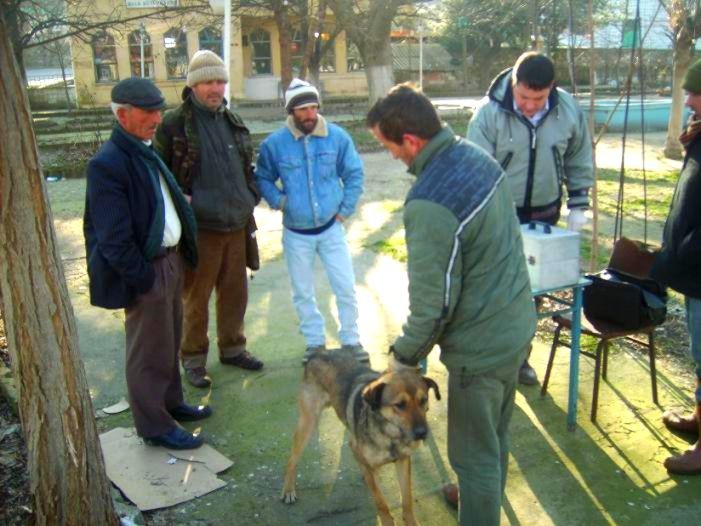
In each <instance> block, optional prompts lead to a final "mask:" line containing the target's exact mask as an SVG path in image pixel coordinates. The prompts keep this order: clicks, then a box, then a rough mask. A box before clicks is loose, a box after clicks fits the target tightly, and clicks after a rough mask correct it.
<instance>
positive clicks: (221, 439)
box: [49, 154, 701, 526]
mask: <svg viewBox="0 0 701 526" xmlns="http://www.w3.org/2000/svg"><path fill="white" fill-rule="evenodd" d="M363 158H364V160H365V163H366V171H367V173H368V180H367V187H368V188H367V191H366V194H365V196H364V199H363V202H362V207H361V209H360V210H359V211H358V214H356V217H355V219H354V220H353V221H351V222H350V223H349V224H348V225H347V231H348V237H349V240H350V242H351V246H352V250H353V256H354V262H355V269H356V274H357V283H358V296H359V302H360V305H361V319H360V325H361V332H362V335H363V343H364V344H365V346H366V347H367V348H368V349H369V350H370V351H371V355H372V363H373V365H374V366H375V367H376V368H382V367H384V366H385V364H386V349H387V347H388V345H389V344H390V343H391V342H392V341H393V338H394V337H395V336H396V335H397V334H398V332H399V330H400V328H401V323H402V322H403V320H404V318H405V315H406V311H407V299H406V294H407V283H406V270H405V267H404V265H403V264H402V263H400V262H398V261H396V260H394V259H392V258H390V257H387V256H384V255H380V254H377V253H375V252H373V251H371V250H369V249H368V248H367V246H368V245H372V243H373V242H375V241H377V240H380V239H383V238H387V237H390V236H392V235H393V234H395V233H397V232H398V231H399V229H400V228H401V221H400V218H399V216H400V214H401V211H400V209H399V207H400V206H401V202H402V199H403V196H404V194H405V192H406V189H407V188H408V185H409V184H410V182H411V179H410V178H409V177H408V176H407V175H406V174H405V173H404V172H403V170H402V169H401V167H400V166H399V165H398V164H397V163H394V162H392V161H391V160H390V159H389V157H388V156H386V155H385V154H368V155H364V156H363ZM83 185H84V181H75V180H71V181H64V182H61V183H56V184H55V185H53V186H50V187H49V192H50V196H51V200H52V206H54V207H55V208H56V209H57V210H58V211H56V210H55V212H56V216H57V217H56V219H57V222H56V224H57V228H58V235H59V240H60V246H61V249H62V254H63V257H64V260H65V261H64V263H65V266H66V269H67V271H66V274H67V276H68V282H69V288H70V291H71V299H72V301H73V306H74V310H75V313H76V317H77V324H78V329H79V335H80V344H81V352H82V356H83V359H84V363H85V367H86V371H87V374H88V379H89V383H90V389H91V394H92V397H93V401H94V404H95V407H96V408H100V407H104V406H107V405H110V404H112V403H114V402H116V401H118V400H119V399H120V398H121V397H122V396H124V395H125V383H124V373H123V369H124V352H123V346H124V335H123V316H122V314H121V313H120V312H109V311H104V310H99V309H95V308H93V307H90V305H89V302H88V298H87V289H86V277H85V270H84V261H83V260H82V259H81V257H82V252H81V248H82V237H81V236H82V231H81V229H80V220H79V217H80V216H81V214H82V211H80V210H76V209H75V207H76V206H78V207H79V206H80V205H79V204H78V199H77V198H76V196H77V195H80V194H81V192H82V191H84V186H83ZM64 196H65V199H64V198H63V197H64ZM71 201H72V202H73V203H75V204H74V205H73V206H70V204H69V203H70V202H71ZM57 203H60V204H57ZM256 214H257V218H258V219H259V221H258V222H259V224H260V225H261V230H260V233H259V240H260V242H261V249H262V253H263V255H264V261H263V266H262V269H261V271H260V272H258V273H256V275H255V277H254V279H253V280H252V281H251V284H250V305H249V309H248V313H247V318H246V323H247V336H248V339H249V348H250V350H251V351H252V352H254V353H255V354H256V355H257V356H259V357H260V358H262V359H263V360H264V361H265V364H266V365H265V368H264V369H263V370H262V371H260V372H257V373H246V372H243V371H240V370H239V369H234V368H231V367H227V366H223V365H220V364H219V362H218V361H217V359H216V345H215V344H213V345H212V352H211V354H210V360H209V371H210V374H211V376H212V377H213V379H214V383H213V386H212V387H211V389H210V390H208V391H202V390H196V389H194V388H191V387H189V386H188V387H186V397H187V398H188V400H190V401H191V402H195V401H198V400H204V401H209V402H210V403H211V405H212V407H213V408H214V415H213V417H212V418H211V419H209V420H207V421H205V422H204V423H203V424H202V431H203V434H204V436H205V437H206V439H207V440H208V441H209V442H210V443H212V444H213V445H214V446H215V447H216V448H217V449H218V450H219V451H221V452H222V453H223V454H224V455H226V456H228V457H229V458H231V459H232V460H233V461H234V465H233V467H231V468H230V469H229V470H228V471H227V472H225V473H224V474H222V475H221V477H222V478H223V479H224V480H225V481H226V483H227V485H226V487H225V488H223V489H221V490H219V491H216V492H214V493H211V494H209V495H206V496H204V497H202V498H200V499H197V500H195V501H191V502H189V503H186V504H183V505H180V506H177V507H174V508H170V509H167V510H161V511H159V512H155V513H151V514H148V516H147V517H146V518H147V520H148V522H149V523H150V524H163V525H165V524H168V525H170V524H188V525H205V524H206V525H218V524H242V525H244V524H245V525H274V526H281V525H288V524H289V525H305V524H311V525H358V524H375V523H376V522H377V519H376V515H375V508H374V505H373V503H372V500H371V497H370V494H369V492H368V491H367V489H366V488H365V485H364V483H363V481H362V478H361V475H360V473H359V471H358V469H357V466H356V465H355V461H354V460H353V458H352V454H351V453H350V450H349V448H348V445H347V442H348V436H347V433H346V432H345V430H344V429H343V427H342V426H341V425H340V424H339V422H338V420H337V419H336V417H335V416H334V415H333V414H332V413H331V412H326V413H325V414H324V415H323V416H322V418H321V423H320V429H319V433H318V434H316V435H315V436H314V437H313V438H312V441H311V443H310V445H309V447H308V448H307V450H306V451H305V453H304V455H303V457H302V460H301V464H300V467H299V475H298V496H299V502H298V503H297V504H296V505H294V506H285V505H283V504H282V503H280V502H279V500H278V497H279V491H280V489H281V486H282V476H283V467H284V464H285V461H286V459H287V455H288V453H289V448H290V443H291V435H292V432H293V430H294V425H295V422H296V417H297V414H296V392H297V386H298V384H299V379H300V376H301V373H302V368H301V365H300V359H301V356H302V352H303V349H304V342H303V339H302V337H301V336H300V335H299V334H298V332H297V319H296V316H295V313H294V310H293V308H292V302H291V299H290V291H289V282H288V279H287V272H286V268H285V262H284V259H283V258H281V257H280V250H279V243H280V219H279V217H278V216H277V214H276V213H274V212H271V211H270V210H267V209H265V208H261V209H260V210H258V211H257V213H256ZM319 274H320V276H319V280H318V291H319V297H320V298H321V301H320V303H321V308H322V310H323V311H324V313H325V315H326V317H327V323H328V333H329V335H330V340H329V342H328V343H329V344H330V345H333V344H334V343H337V342H336V341H335V340H334V339H333V338H335V335H336V330H335V307H334V305H333V301H332V299H331V295H330V291H329V288H328V285H327V284H326V279H325V277H324V276H323V275H322V274H323V272H322V271H321V270H320V271H319ZM541 337H542V338H543V339H542V340H537V341H536V342H535V350H534V353H533V356H532V363H533V364H534V366H535V368H536V370H537V371H538V372H539V375H540V376H541V377H542V375H543V373H544V370H545V363H546V358H547V354H548V350H549V345H550V336H549V330H548V329H547V327H546V329H545V330H544V331H543V332H542V334H541ZM210 338H211V339H212V341H213V342H214V341H215V331H214V325H213V323H212V324H211V326H210ZM658 362H659V363H658V367H659V373H658V374H659V396H660V407H657V406H655V405H654V404H653V403H652V400H651V394H650V384H649V371H648V370H647V365H646V362H645V359H644V357H641V356H640V355H638V354H637V352H636V351H634V350H631V349H628V348H624V349H617V350H615V351H614V352H613V353H612V355H611V357H610V365H609V376H608V380H607V381H603V382H602V386H601V392H600V401H599V404H600V405H599V416H598V423H597V424H596V425H595V424H592V423H591V422H590V421H589V419H588V416H589V410H590V403H591V389H592V377H593V364H592V363H591V360H588V359H587V358H584V357H583V358H582V360H581V379H580V388H579V393H580V398H579V403H578V406H577V407H578V413H579V424H580V425H579V427H578V428H577V429H576V431H574V432H568V431H566V424H565V416H566V415H565V412H566V407H567V366H568V353H567V352H564V351H561V352H560V353H559V354H558V356H557V358H556V362H555V367H554V370H553V376H552V379H551V384H550V387H549V390H548V394H547V395H546V396H545V397H541V396H540V394H539V390H538V388H537V387H524V388H521V389H520V390H519V393H518V395H517V408H516V411H515V414H514V419H513V423H512V428H511V429H512V457H511V461H510V466H509V480H508V484H507V490H506V498H505V503H504V511H503V523H505V524H524V525H525V524H528V525H530V524H539V525H541V524H606V523H609V524H618V523H629V522H630V523H637V524H662V523H671V524H673V523H681V522H688V519H687V518H688V517H689V516H697V515H698V514H699V512H701V501H699V499H698V494H699V492H700V491H701V479H696V478H688V479H686V478H676V477H675V478H670V477H669V476H668V475H667V473H666V471H665V470H664V468H663V467H662V461H663V460H664V458H666V457H667V456H668V455H669V454H672V453H675V452H678V451H680V450H682V449H684V448H685V447H686V446H687V443H686V442H685V441H684V440H682V439H680V438H678V437H675V436H673V435H671V434H670V433H669V432H668V431H667V430H666V429H664V428H663V426H662V425H661V421H660V416H661V413H662V409H663V408H668V407H687V406H690V404H691V400H690V398H689V396H688V395H689V394H690V393H691V392H692V386H693V378H692V377H691V375H690V374H689V373H690V370H687V369H685V368H680V367H678V366H677V365H676V363H672V362H668V361H667V360H665V358H664V357H661V358H660V359H659V360H658ZM428 374H429V376H431V377H432V378H434V379H435V380H436V381H437V382H438V384H439V385H440V387H441V389H442V390H443V392H446V393H447V385H446V384H447V375H446V371H445V369H444V368H443V366H442V365H441V364H440V362H439V361H438V356H437V353H433V355H432V356H431V358H430V360H429V372H428ZM431 404H432V406H431V409H430V412H429V415H430V424H431V428H432V436H431V437H430V439H429V440H428V441H427V443H426V445H425V446H424V447H422V448H420V449H419V450H418V451H417V453H416V455H415V457H414V497H415V500H416V503H415V508H416V515H417V518H418V519H419V521H420V522H421V523H422V524H424V525H441V526H442V525H448V524H454V523H455V521H456V515H455V513H454V512H453V511H452V510H450V509H448V508H447V507H446V506H445V505H444V503H443V500H442V497H441V495H440V491H439V490H440V487H441V485H442V484H444V483H446V482H448V481H451V480H454V475H453V474H452V471H451V468H450V464H449V461H448V457H447V453H446V415H447V407H446V402H445V398H444V400H443V401H441V402H435V401H433V400H432V402H431ZM130 425H131V416H130V415H129V413H126V414H122V415H117V416H113V417H109V418H103V419H100V420H99V426H100V428H101V429H102V430H106V429H111V428H113V427H117V426H130ZM189 427H190V428H194V426H189ZM381 486H382V488H383V490H384V492H385V494H386V496H387V499H388V502H389V504H390V506H391V507H392V510H393V513H394V515H395V517H396V518H397V519H398V523H401V522H400V521H401V519H400V515H401V513H400V509H399V489H398V486H397V483H396V481H395V478H394V470H393V469H392V468H391V467H388V468H386V469H385V470H384V471H383V473H382V475H381Z"/></svg>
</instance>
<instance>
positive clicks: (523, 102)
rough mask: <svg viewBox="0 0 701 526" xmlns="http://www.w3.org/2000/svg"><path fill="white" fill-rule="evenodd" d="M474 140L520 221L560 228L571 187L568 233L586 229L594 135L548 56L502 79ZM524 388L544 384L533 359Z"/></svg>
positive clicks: (524, 371)
mask: <svg viewBox="0 0 701 526" xmlns="http://www.w3.org/2000/svg"><path fill="white" fill-rule="evenodd" d="M467 138H468V139H469V140H471V141H472V142H474V143H476V144H478V145H479V146H481V147H482V148H484V149H485V150H487V152H488V153H489V154H490V155H491V156H492V157H494V158H495V159H496V160H497V162H499V163H500V164H501V167H502V168H503V169H504V171H505V172H506V175H507V177H508V181H509V186H510V188H511V195H512V196H513V198H514V203H515V204H516V213H517V215H518V218H519V221H520V222H521V223H528V222H530V221H543V222H546V223H549V224H551V225H554V224H556V223H557V221H558V220H559V219H560V207H561V205H562V186H563V184H564V186H565V187H566V188H567V208H568V209H569V214H568V217H567V228H568V229H570V230H572V231H576V232H578V231H580V230H581V229H582V227H583V226H584V225H585V224H586V221H587V219H586V216H585V211H586V210H587V208H588V207H589V188H591V186H592V184H593V182H594V176H593V163H592V146H591V138H590V135H589V129H588V127H587V123H586V121H585V120H584V116H583V114H582V112H581V110H580V109H579V106H578V105H577V101H576V100H575V99H574V97H572V95H570V94H569V93H567V92H566V91H565V90H563V89H561V88H558V87H556V86H555V67H554V65H553V63H552V61H551V60H550V59H549V58H548V57H546V56H545V55H543V54H541V53H537V52H534V51H529V52H527V53H524V54H522V55H521V56H520V57H519V58H518V60H517V61H516V64H515V65H514V67H513V68H508V69H506V70H504V71H502V72H501V73H499V75H497V77H496V78H495V79H494V80H493V81H492V84H491V86H490V87H489V90H488V91H487V95H486V96H485V97H484V99H482V101H481V102H480V104H479V106H478V108H477V110H476V111H475V114H474V115H473V117H472V120H471V121H470V125H469V127H468V130H467ZM519 382H520V383H522V384H526V385H533V384H536V383H537V382H538V377H537V375H536V373H535V371H534V370H533V368H532V367H531V366H530V364H529V363H528V360H526V361H525V362H524V363H523V366H522V367H521V371H520V372H519Z"/></svg>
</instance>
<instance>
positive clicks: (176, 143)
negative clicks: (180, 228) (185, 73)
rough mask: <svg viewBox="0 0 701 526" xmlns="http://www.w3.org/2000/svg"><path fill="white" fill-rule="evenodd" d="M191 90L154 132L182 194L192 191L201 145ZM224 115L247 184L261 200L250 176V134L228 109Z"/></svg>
mask: <svg viewBox="0 0 701 526" xmlns="http://www.w3.org/2000/svg"><path fill="white" fill-rule="evenodd" d="M191 92H192V89H191V88H189V87H186V88H185V89H184V90H183V95H182V98H183V103H182V104H181V105H180V106H178V107H177V108H175V109H174V110H170V111H167V112H166V113H165V115H164V116H163V122H161V125H160V126H159V127H158V130H157V131H156V136H155V137H154V140H153V143H154V147H155V149H156V151H157V152H158V153H159V154H160V156H161V158H162V159H163V160H164V161H165V163H166V164H167V165H168V166H169V167H170V170H171V172H172V173H173V175H174V176H175V179H176V180H177V181H178V184H179V185H180V188H181V189H182V191H183V192H184V193H185V194H188V195H191V194H192V183H193V180H194V178H196V177H197V176H198V175H199V170H200V157H201V147H200V138H199V135H198V133H197V125H196V123H195V120H194V117H193V111H194V109H193V107H192V104H193V103H192V100H191V99H190V93H191ZM224 113H225V114H226V118H227V120H228V121H229V123H230V124H231V126H232V129H233V130H234V137H235V140H236V146H237V147H238V152H239V156H240V158H241V163H242V165H243V170H244V175H245V177H246V183H247V184H248V186H249V188H250V189H251V191H252V192H253V193H254V195H255V196H256V203H258V202H259V201H260V193H259V192H258V189H257V187H256V183H255V179H254V177H253V143H252V142H251V134H250V132H249V131H248V128H247V127H246V125H245V124H244V123H243V119H241V117H240V116H239V115H237V114H236V113H234V112H232V111H230V110H229V109H226V110H224Z"/></svg>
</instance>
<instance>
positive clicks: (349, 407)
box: [346, 380, 372, 435]
mask: <svg viewBox="0 0 701 526" xmlns="http://www.w3.org/2000/svg"><path fill="white" fill-rule="evenodd" d="M370 382H372V380H370V381H368V382H365V383H362V382H361V383H359V384H358V385H356V386H355V387H354V388H353V391H351V395H350V396H349V397H348V404H346V422H347V423H348V429H349V430H350V432H351V435H355V421H356V419H355V417H354V413H355V404H356V401H357V400H359V399H360V391H361V390H362V389H364V388H365V386H366V385H368V384H369V383H370Z"/></svg>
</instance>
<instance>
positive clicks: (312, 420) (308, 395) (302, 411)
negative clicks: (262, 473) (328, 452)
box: [280, 384, 327, 504]
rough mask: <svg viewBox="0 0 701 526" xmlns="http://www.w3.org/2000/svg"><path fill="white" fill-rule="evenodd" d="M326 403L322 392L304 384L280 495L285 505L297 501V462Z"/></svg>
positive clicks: (300, 394)
mask: <svg viewBox="0 0 701 526" xmlns="http://www.w3.org/2000/svg"><path fill="white" fill-rule="evenodd" d="M326 402H327V397H326V395H325V394H324V393H323V392H322V391H321V390H319V389H317V388H315V386H313V385H310V384H302V387H301V389H300V393H299V403H298V407H299V420H298V421H297V429H295V435H294V438H293V440H292V452H291V453H290V459H289V460H288V461H287V469H286V470H285V483H284V484H283V486H282V494H281V495H280V500H282V502H284V503H285V504H294V503H295V502H296V501H297V492H296V490H295V479H296V476H297V462H299V457H300V456H301V455H302V451H304V448H305V447H306V446H307V443H308V442H309V439H310V438H311V436H312V433H314V431H315V430H316V428H317V425H318V423H319V415H320V414H321V411H322V410H323V409H324V405H325V404H326Z"/></svg>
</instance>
